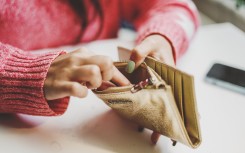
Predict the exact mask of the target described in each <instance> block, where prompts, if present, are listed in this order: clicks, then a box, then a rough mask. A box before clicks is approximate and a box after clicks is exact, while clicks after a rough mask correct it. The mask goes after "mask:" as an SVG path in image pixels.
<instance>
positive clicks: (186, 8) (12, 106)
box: [0, 0, 198, 116]
mask: <svg viewBox="0 0 245 153" xmlns="http://www.w3.org/2000/svg"><path fill="white" fill-rule="evenodd" d="M84 2H85V4H86V8H87V9H86V10H87V14H88V16H87V18H88V25H87V27H86V29H82V26H81V25H82V23H83V19H81V17H80V16H79V15H77V14H76V12H75V11H74V10H73V9H72V7H71V6H70V4H69V2H68V0H52V1H50V0H31V1H23V0H12V1H11V0H1V1H0V112H1V113H24V114H31V115H43V116H54V115H61V114H63V113H64V112H65V110H66V109H67V107H68V103H69V97H65V98H62V99H57V100H53V101H47V100H46V99H45V97H44V94H43V85H44V81H45V78H46V75H47V71H48V69H49V66H50V64H51V63H52V61H53V60H54V59H55V58H56V57H57V56H59V55H60V54H63V53H65V52H62V51H57V52H50V53H46V54H40V55H36V54H35V55H33V54H31V53H30V52H27V51H28V50H34V49H40V48H45V47H55V46H59V45H66V44H75V43H79V42H88V41H93V40H96V39H106V38H113V37H116V36H117V31H118V29H119V25H120V21H122V20H125V21H128V22H131V23H132V24H133V25H134V26H135V28H136V30H137V33H138V39H137V42H140V41H141V40H142V39H144V38H145V37H146V36H148V35H150V34H160V35H163V36H165V37H167V38H168V39H169V40H170V43H171V44H172V46H173V49H174V55H175V59H177V58H178V57H179V56H181V55H182V54H183V53H184V52H185V50H186V49H187V47H188V44H189V42H190V40H191V38H192V37H193V34H194V32H195V31H196V29H197V27H198V17H197V11H196V8H195V6H194V5H193V3H192V2H191V1H190V0H100V1H99V2H100V5H101V8H102V12H103V18H102V20H101V18H100V16H99V15H98V14H97V11H96V10H95V8H94V7H93V5H91V2H90V1H89V0H84Z"/></svg>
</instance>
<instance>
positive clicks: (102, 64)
mask: <svg viewBox="0 0 245 153" xmlns="http://www.w3.org/2000/svg"><path fill="white" fill-rule="evenodd" d="M82 64H83V65H88V64H89V65H91V64H94V65H97V66H99V68H100V70H101V74H102V79H103V80H104V81H109V80H111V78H112V76H113V62H112V59H111V58H109V57H107V56H102V55H95V56H91V57H89V58H87V59H85V60H83V62H82Z"/></svg>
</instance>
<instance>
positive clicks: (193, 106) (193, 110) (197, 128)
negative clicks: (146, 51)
mask: <svg viewBox="0 0 245 153" xmlns="http://www.w3.org/2000/svg"><path fill="white" fill-rule="evenodd" d="M149 59H151V58H149ZM152 60H153V61H154V62H156V63H160V64H162V66H165V67H168V68H169V69H171V70H173V71H177V72H180V73H182V74H184V75H186V76H189V77H192V76H191V75H189V74H187V73H185V72H182V71H180V70H176V69H174V68H172V67H171V66H168V65H166V64H164V65H163V63H161V62H159V61H156V60H154V59H152ZM191 80H192V79H191ZM191 82H192V84H193V80H192V81H191ZM191 95H192V100H193V102H192V104H191V107H192V108H195V109H196V106H195V104H194V103H195V99H194V97H193V93H192V92H191ZM195 109H192V113H193V112H194V114H195V115H194V118H195V120H196V121H197V116H196V115H197V112H196V111H195ZM185 129H186V127H185ZM195 129H196V130H197V131H198V138H199V139H200V131H199V125H198V123H197V122H195ZM186 132H187V130H186ZM187 133H188V132H187ZM187 138H188V141H189V142H191V143H190V144H192V146H194V144H193V143H192V141H191V140H190V137H189V135H188V137H187Z"/></svg>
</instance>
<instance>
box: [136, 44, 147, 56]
mask: <svg viewBox="0 0 245 153" xmlns="http://www.w3.org/2000/svg"><path fill="white" fill-rule="evenodd" d="M140 50H141V49H140V47H136V48H135V49H134V54H135V55H136V56H137V57H138V58H145V57H146V55H145V54H144V53H143V52H141V51H140Z"/></svg>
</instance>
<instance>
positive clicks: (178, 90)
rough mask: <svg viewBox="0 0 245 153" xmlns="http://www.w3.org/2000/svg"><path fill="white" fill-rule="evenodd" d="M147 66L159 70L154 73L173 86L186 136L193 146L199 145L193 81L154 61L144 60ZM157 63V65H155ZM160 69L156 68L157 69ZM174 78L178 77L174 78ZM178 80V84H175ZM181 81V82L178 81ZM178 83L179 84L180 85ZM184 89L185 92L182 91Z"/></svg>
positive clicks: (185, 75) (183, 74)
mask: <svg viewBox="0 0 245 153" xmlns="http://www.w3.org/2000/svg"><path fill="white" fill-rule="evenodd" d="M145 62H146V63H147V65H148V66H150V67H151V68H153V69H154V70H155V71H156V70H159V69H161V73H159V72H158V71H156V72H157V73H158V74H161V77H162V78H163V80H165V82H166V83H167V84H169V85H170V86H172V87H173V86H174V89H173V93H174V97H175V100H176V105H177V107H178V110H179V112H180V115H181V117H182V119H183V122H184V124H185V127H186V129H187V131H188V135H189V136H190V139H191V141H192V143H193V144H199V143H200V139H201V138H200V135H199V132H198V131H199V129H198V127H199V126H198V123H197V122H196V121H197V118H196V117H197V116H196V115H195V114H196V112H195V109H196V108H195V107H196V106H195V99H192V97H194V95H193V94H194V93H193V92H192V91H194V89H193V80H192V78H191V77H189V76H188V75H187V74H185V73H182V72H180V71H178V70H176V69H174V68H171V67H169V66H167V65H165V64H163V63H160V62H158V61H155V60H154V59H151V58H146V61H145ZM157 63H159V64H157ZM159 66H160V67H161V68H157V67H159ZM171 72H174V73H175V77H174V81H173V80H171V79H173V77H172V75H171V74H169V73H171ZM176 76H180V77H181V78H179V77H176ZM177 80H178V82H177ZM180 80H181V81H180ZM178 83H181V84H180V85H179V84H178ZM184 89H185V90H184ZM186 110H193V111H186Z"/></svg>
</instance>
